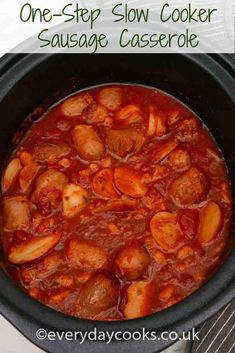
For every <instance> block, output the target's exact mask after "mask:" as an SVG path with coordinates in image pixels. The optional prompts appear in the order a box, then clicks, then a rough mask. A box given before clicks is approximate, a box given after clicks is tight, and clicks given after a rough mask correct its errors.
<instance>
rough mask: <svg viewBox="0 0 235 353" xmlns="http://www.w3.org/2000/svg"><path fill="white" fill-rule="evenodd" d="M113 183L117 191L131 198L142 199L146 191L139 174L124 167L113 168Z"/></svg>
mask: <svg viewBox="0 0 235 353" xmlns="http://www.w3.org/2000/svg"><path fill="white" fill-rule="evenodd" d="M114 182H115V185H116V187H117V188H118V190H120V191H121V192H123V193H124V194H126V195H129V196H132V197H142V196H144V195H145V194H146V192H147V191H148V188H147V186H146V185H145V184H144V183H142V181H141V174H140V173H139V172H137V171H136V170H133V169H131V168H128V167H125V166H121V167H117V168H115V170H114Z"/></svg>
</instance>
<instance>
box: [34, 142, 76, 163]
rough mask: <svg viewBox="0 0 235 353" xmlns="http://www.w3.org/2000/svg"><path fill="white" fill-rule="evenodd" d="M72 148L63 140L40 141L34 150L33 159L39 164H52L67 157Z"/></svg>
mask: <svg viewBox="0 0 235 353" xmlns="http://www.w3.org/2000/svg"><path fill="white" fill-rule="evenodd" d="M70 152H71V147H70V146H69V145H68V144H67V143H66V142H64V141H61V140H46V141H38V142H37V143H35V145H34V148H33V159H34V160H35V161H38V162H51V163H54V162H55V161H56V160H58V159H60V158H62V157H65V156H67V155H68V154H70Z"/></svg>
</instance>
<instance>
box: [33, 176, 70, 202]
mask: <svg viewBox="0 0 235 353" xmlns="http://www.w3.org/2000/svg"><path fill="white" fill-rule="evenodd" d="M67 183H68V178H67V176H66V175H65V174H63V173H61V172H59V171H57V170H55V169H48V170H47V171H46V172H44V173H42V174H41V175H39V177H38V178H37V179H36V183H35V191H34V193H33V195H32V200H33V202H34V201H37V199H38V198H39V195H40V192H41V191H42V190H43V189H45V188H50V189H56V190H60V191H62V190H63V188H64V187H65V185H66V184H67Z"/></svg>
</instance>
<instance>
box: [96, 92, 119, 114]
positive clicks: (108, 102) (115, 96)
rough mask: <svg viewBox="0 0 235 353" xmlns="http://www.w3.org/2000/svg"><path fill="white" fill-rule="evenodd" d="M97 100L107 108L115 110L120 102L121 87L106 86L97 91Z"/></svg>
mask: <svg viewBox="0 0 235 353" xmlns="http://www.w3.org/2000/svg"><path fill="white" fill-rule="evenodd" d="M98 101H99V103H100V104H102V105H103V106H104V107H106V108H107V109H109V110H112V111H116V110H118V109H119V108H120V106H121V104H122V89H121V88H119V87H106V88H103V89H102V90H101V91H100V92H99V96H98Z"/></svg>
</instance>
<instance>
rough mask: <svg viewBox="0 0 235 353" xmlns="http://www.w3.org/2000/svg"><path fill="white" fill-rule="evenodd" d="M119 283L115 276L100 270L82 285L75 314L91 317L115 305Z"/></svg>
mask: <svg viewBox="0 0 235 353" xmlns="http://www.w3.org/2000/svg"><path fill="white" fill-rule="evenodd" d="M118 296H119V283H118V280H117V279H116V277H115V276H114V275H113V274H112V273H110V272H108V271H102V272H99V273H97V274H95V275H94V276H92V277H91V278H90V279H89V280H88V281H87V282H86V283H85V284H84V285H83V287H82V289H81V291H80V294H79V297H78V305H77V314H78V315H79V316H80V317H82V318H86V319H92V318H94V317H95V316H97V315H99V314H100V313H102V312H103V311H106V310H108V309H109V308H112V307H114V306H116V305H117V303H118Z"/></svg>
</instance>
